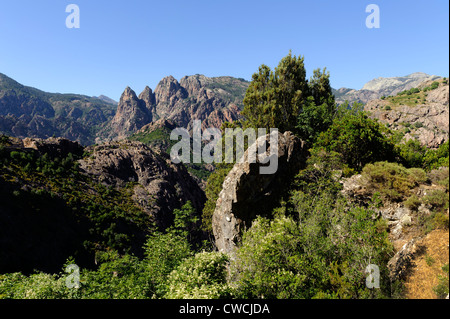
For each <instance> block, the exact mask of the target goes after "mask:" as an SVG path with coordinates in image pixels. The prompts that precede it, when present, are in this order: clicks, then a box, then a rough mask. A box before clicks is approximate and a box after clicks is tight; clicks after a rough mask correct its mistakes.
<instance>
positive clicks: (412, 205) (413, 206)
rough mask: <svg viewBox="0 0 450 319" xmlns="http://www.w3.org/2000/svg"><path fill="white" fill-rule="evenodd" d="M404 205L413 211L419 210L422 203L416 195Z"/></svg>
mask: <svg viewBox="0 0 450 319" xmlns="http://www.w3.org/2000/svg"><path fill="white" fill-rule="evenodd" d="M404 204H405V206H406V207H408V208H409V209H411V210H417V209H418V208H419V206H420V204H421V201H420V199H419V198H418V197H417V196H416V195H412V196H410V197H409V198H408V199H407V200H406V201H405V202H404Z"/></svg>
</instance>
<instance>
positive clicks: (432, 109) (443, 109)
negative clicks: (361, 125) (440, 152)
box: [364, 85, 449, 148]
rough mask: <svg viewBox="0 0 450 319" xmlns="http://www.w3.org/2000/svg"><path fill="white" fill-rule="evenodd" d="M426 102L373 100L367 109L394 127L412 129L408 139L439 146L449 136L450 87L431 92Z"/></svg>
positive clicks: (435, 146)
mask: <svg viewBox="0 0 450 319" xmlns="http://www.w3.org/2000/svg"><path fill="white" fill-rule="evenodd" d="M427 94H428V95H427V97H426V101H425V102H419V103H417V105H414V106H409V105H395V106H393V107H387V106H389V105H390V104H391V102H390V101H388V100H381V99H377V100H372V101H369V102H368V103H367V104H366V105H365V107H364V110H365V111H368V112H369V114H370V117H371V118H374V119H378V120H379V121H380V122H381V123H384V124H387V125H388V126H389V127H390V128H391V129H393V130H398V129H404V128H406V127H407V128H408V130H409V132H408V133H407V134H406V135H405V137H404V139H405V140H409V139H417V140H418V141H419V142H420V143H421V144H422V145H424V146H427V147H429V148H437V147H439V145H441V144H442V143H444V142H445V141H447V140H448V138H449V86H448V85H441V86H440V87H438V88H437V89H434V90H432V91H428V92H427Z"/></svg>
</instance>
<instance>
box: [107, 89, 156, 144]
mask: <svg viewBox="0 0 450 319" xmlns="http://www.w3.org/2000/svg"><path fill="white" fill-rule="evenodd" d="M144 94H145V93H144V92H143V93H142V94H141V96H143V97H145V98H146V99H147V100H150V97H148V96H144ZM151 121H152V114H151V113H150V112H149V110H148V109H147V106H146V103H145V101H144V100H141V99H139V98H138V97H137V96H136V93H135V92H134V91H133V90H132V89H131V88H130V87H127V88H126V89H125V91H124V92H123V93H122V96H121V97H120V101H119V105H118V106H117V112H116V115H115V116H114V118H113V119H112V121H111V125H110V128H111V130H112V132H113V134H114V135H116V136H117V138H118V139H122V138H124V137H126V136H128V135H129V134H130V133H131V132H135V131H136V130H138V129H140V128H141V127H142V126H144V125H145V124H147V123H149V122H151Z"/></svg>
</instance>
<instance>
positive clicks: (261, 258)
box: [232, 192, 392, 298]
mask: <svg viewBox="0 0 450 319" xmlns="http://www.w3.org/2000/svg"><path fill="white" fill-rule="evenodd" d="M291 203H292V204H293V205H294V208H293V211H292V212H291V214H292V213H295V214H294V215H293V216H292V217H286V216H283V215H280V216H278V217H275V219H273V220H268V219H265V218H258V219H257V220H256V221H255V222H254V223H253V225H252V227H251V228H250V229H249V230H248V231H247V232H246V233H245V235H244V237H243V241H242V247H240V249H239V250H238V251H237V256H236V260H235V261H234V262H232V270H233V274H234V278H233V286H234V287H235V289H236V292H235V294H236V296H238V297H239V298H369V297H375V296H376V297H381V296H389V295H390V289H391V286H390V282H389V280H386V278H388V276H387V268H386V263H387V260H388V258H389V256H390V255H391V252H392V247H391V246H390V244H389V241H388V239H387V233H386V231H385V229H383V228H380V227H378V223H379V222H378V221H376V220H373V218H372V216H373V212H372V211H371V210H370V209H364V208H360V207H352V206H347V205H346V203H345V201H342V200H336V198H335V197H334V196H331V195H330V194H327V193H326V192H324V193H322V194H318V196H317V197H315V198H311V197H308V196H304V193H303V192H294V193H293V195H292V197H291ZM369 263H373V264H377V265H379V267H380V271H381V273H382V278H384V280H383V282H382V287H381V289H380V290H379V291H377V292H375V293H374V292H371V291H370V290H368V289H367V288H366V286H365V278H366V274H365V268H366V267H367V265H368V264H369Z"/></svg>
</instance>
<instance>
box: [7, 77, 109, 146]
mask: <svg viewBox="0 0 450 319" xmlns="http://www.w3.org/2000/svg"><path fill="white" fill-rule="evenodd" d="M115 109H116V106H115V105H113V104H111V103H109V102H105V101H104V100H102V99H100V98H95V97H89V96H85V95H80V94H61V93H48V92H44V91H41V90H38V89H36V88H32V87H28V86H24V85H22V84H20V83H18V82H17V81H15V80H13V79H11V78H9V77H8V76H6V75H4V74H1V73H0V132H3V133H5V134H7V135H11V136H16V137H21V138H24V137H39V138H48V137H51V136H62V137H66V138H68V139H70V140H74V141H79V142H80V143H82V144H84V145H89V144H93V143H94V140H95V136H96V134H97V131H98V130H99V129H100V128H101V127H102V126H103V125H104V124H105V123H106V122H107V121H108V120H109V119H110V118H112V117H113V116H114V114H115Z"/></svg>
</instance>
